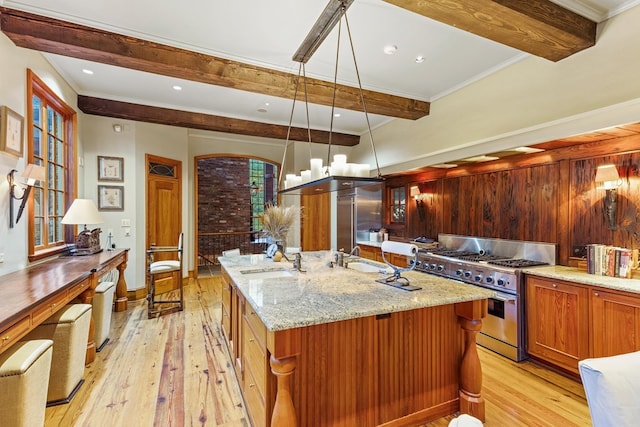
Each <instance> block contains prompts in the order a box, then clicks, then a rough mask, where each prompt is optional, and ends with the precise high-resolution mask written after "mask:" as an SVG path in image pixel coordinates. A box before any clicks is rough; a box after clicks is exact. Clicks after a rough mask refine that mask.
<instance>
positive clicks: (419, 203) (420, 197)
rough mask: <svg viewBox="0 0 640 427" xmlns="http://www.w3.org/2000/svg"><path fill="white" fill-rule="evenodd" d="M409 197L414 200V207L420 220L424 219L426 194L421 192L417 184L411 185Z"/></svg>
mask: <svg viewBox="0 0 640 427" xmlns="http://www.w3.org/2000/svg"><path fill="white" fill-rule="evenodd" d="M411 197H413V199H414V200H415V201H416V208H417V210H418V217H419V218H420V221H424V199H425V197H426V194H422V193H421V192H420V189H419V188H418V187H417V186H415V185H414V186H413V187H411Z"/></svg>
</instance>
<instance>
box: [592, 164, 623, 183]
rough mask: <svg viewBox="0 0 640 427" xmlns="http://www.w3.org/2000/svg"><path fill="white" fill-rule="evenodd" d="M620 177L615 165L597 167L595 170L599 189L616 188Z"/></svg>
mask: <svg viewBox="0 0 640 427" xmlns="http://www.w3.org/2000/svg"><path fill="white" fill-rule="evenodd" d="M619 180H620V175H618V170H617V169H616V166H615V165H602V166H598V169H597V170H596V183H597V184H598V187H599V188H607V189H609V188H615V187H617V186H618V181H619Z"/></svg>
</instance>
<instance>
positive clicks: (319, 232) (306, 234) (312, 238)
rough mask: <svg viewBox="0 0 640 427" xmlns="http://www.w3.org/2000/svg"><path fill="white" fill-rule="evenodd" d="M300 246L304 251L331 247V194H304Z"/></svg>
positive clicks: (301, 203)
mask: <svg viewBox="0 0 640 427" xmlns="http://www.w3.org/2000/svg"><path fill="white" fill-rule="evenodd" d="M300 205H301V206H302V218H301V221H300V223H301V229H302V230H301V238H300V246H301V247H302V250H304V251H321V250H328V249H330V248H331V194H330V193H323V194H314V195H312V196H308V195H303V196H301V197H300Z"/></svg>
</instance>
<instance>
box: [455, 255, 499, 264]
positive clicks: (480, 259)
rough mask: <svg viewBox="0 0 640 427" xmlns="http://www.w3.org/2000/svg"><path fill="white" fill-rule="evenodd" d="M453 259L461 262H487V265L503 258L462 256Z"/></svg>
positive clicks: (494, 256) (495, 256)
mask: <svg viewBox="0 0 640 427" xmlns="http://www.w3.org/2000/svg"><path fill="white" fill-rule="evenodd" d="M455 258H456V259H459V260H462V261H471V262H489V263H491V261H495V260H501V259H504V257H503V256H498V255H489V254H482V255H481V254H471V255H462V256H456V257H455Z"/></svg>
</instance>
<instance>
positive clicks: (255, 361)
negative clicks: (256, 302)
mask: <svg viewBox="0 0 640 427" xmlns="http://www.w3.org/2000/svg"><path fill="white" fill-rule="evenodd" d="M242 326H243V328H245V333H244V334H243V335H242V337H243V339H244V342H243V343H242V348H243V351H244V357H245V360H244V366H245V369H247V368H249V369H251V372H252V377H253V383H254V384H255V385H256V387H257V388H258V390H259V391H260V395H261V396H262V398H263V400H264V396H265V390H266V381H267V358H266V356H265V353H266V352H265V349H264V347H263V346H262V345H261V344H260V342H259V341H258V340H257V338H256V336H255V335H254V334H253V332H252V330H251V328H250V327H249V326H248V324H247V320H246V319H245V320H244V324H243V325H242Z"/></svg>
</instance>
